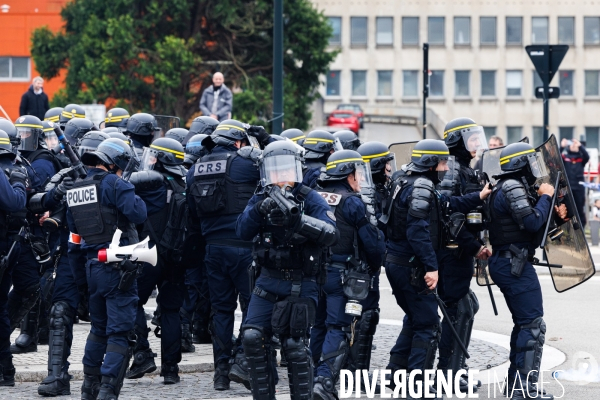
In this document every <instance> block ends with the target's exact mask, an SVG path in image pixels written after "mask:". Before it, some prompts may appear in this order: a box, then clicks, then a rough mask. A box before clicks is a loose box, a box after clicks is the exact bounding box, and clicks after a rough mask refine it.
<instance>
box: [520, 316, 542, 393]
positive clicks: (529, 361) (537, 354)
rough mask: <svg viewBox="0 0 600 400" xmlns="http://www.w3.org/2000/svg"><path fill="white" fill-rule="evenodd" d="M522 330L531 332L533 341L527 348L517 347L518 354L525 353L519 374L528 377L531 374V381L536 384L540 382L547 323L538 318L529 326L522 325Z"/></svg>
mask: <svg viewBox="0 0 600 400" xmlns="http://www.w3.org/2000/svg"><path fill="white" fill-rule="evenodd" d="M521 330H529V332H531V335H532V336H533V339H530V340H528V341H527V344H526V346H525V347H521V348H519V347H517V348H516V349H515V350H516V352H517V353H525V354H524V361H523V366H522V367H521V368H519V372H521V374H522V375H523V376H526V375H527V374H528V373H529V372H531V374H530V375H529V376H530V378H531V379H530V381H531V382H532V383H536V382H537V381H538V376H539V371H540V367H541V364H542V353H543V351H544V342H545V341H546V322H545V321H544V319H543V318H542V317H537V318H536V319H534V320H533V321H531V322H530V323H529V324H526V325H522V326H521Z"/></svg>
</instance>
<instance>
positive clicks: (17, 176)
mask: <svg viewBox="0 0 600 400" xmlns="http://www.w3.org/2000/svg"><path fill="white" fill-rule="evenodd" d="M8 181H9V182H10V184H11V185H14V184H15V183H20V184H22V185H23V186H25V187H27V174H25V173H24V172H23V171H20V170H18V169H13V170H11V171H10V177H9V178H8Z"/></svg>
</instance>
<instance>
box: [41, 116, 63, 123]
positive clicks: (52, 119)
mask: <svg viewBox="0 0 600 400" xmlns="http://www.w3.org/2000/svg"><path fill="white" fill-rule="evenodd" d="M59 118H60V115H55V116H53V117H48V118H45V119H44V121H50V122H58V120H59Z"/></svg>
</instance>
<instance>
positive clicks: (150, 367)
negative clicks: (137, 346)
mask: <svg viewBox="0 0 600 400" xmlns="http://www.w3.org/2000/svg"><path fill="white" fill-rule="evenodd" d="M154 357H156V353H153V352H152V350H151V349H146V350H141V351H138V352H136V353H135V354H134V356H133V363H132V364H131V368H130V369H129V371H127V375H126V376H125V377H126V378H127V379H139V378H141V377H142V376H144V375H145V374H149V373H150V372H154V371H156V364H155V363H154Z"/></svg>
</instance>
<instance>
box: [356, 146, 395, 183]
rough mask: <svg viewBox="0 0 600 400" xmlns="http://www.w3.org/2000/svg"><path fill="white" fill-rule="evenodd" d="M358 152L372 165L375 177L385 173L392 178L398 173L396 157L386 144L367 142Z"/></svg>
mask: <svg viewBox="0 0 600 400" xmlns="http://www.w3.org/2000/svg"><path fill="white" fill-rule="evenodd" d="M356 151H358V152H359V153H360V155H361V156H362V158H363V160H365V162H368V163H369V164H370V166H371V172H372V173H373V175H375V174H378V173H380V172H384V173H385V174H389V175H390V176H391V175H392V174H393V173H394V172H395V171H396V156H395V155H394V153H391V152H390V150H389V149H388V147H387V146H386V145H385V144H383V143H381V142H376V141H373V142H366V143H363V144H361V145H360V146H359V147H358V149H357V150H356Z"/></svg>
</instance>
